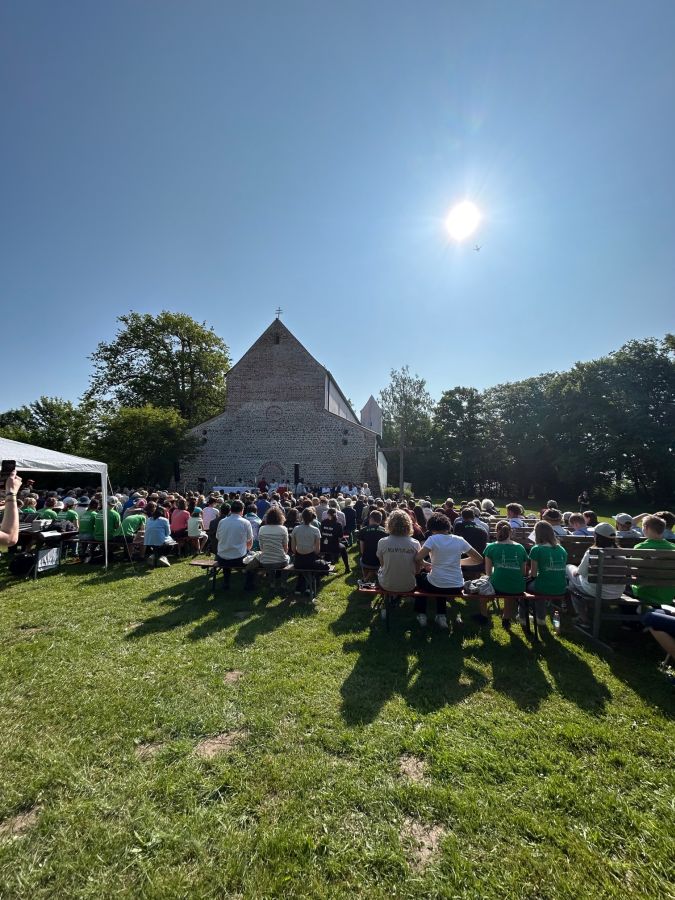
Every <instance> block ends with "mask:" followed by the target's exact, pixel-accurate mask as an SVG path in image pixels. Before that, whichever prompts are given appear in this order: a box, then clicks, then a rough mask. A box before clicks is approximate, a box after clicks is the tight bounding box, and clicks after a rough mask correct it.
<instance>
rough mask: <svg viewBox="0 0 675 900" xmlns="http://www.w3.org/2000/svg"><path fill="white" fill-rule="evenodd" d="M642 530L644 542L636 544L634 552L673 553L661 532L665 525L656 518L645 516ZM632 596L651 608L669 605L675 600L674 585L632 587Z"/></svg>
mask: <svg viewBox="0 0 675 900" xmlns="http://www.w3.org/2000/svg"><path fill="white" fill-rule="evenodd" d="M642 529H643V531H644V534H645V537H646V538H647V540H646V541H641V543H639V544H636V545H635V547H634V548H633V549H635V550H669V551H670V552H671V553H672V552H673V551H675V545H673V544H671V542H670V541H666V540H665V539H664V537H663V532H664V531H665V530H666V523H665V521H664V520H663V519H660V518H659V517H658V516H647V517H646V518H644V519H643V520H642ZM633 595H634V596H635V597H637V598H638V600H642V601H643V602H644V603H650V604H651V605H652V606H661V604H662V603H670V602H671V600H673V598H675V585H673V586H672V587H671V586H669V585H666V586H665V587H656V586H652V585H649V584H639V585H634V586H633Z"/></svg>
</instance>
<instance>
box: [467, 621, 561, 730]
mask: <svg viewBox="0 0 675 900" xmlns="http://www.w3.org/2000/svg"><path fill="white" fill-rule="evenodd" d="M481 636H482V644H480V646H478V647H472V649H471V651H470V653H469V656H471V657H474V658H475V659H477V660H479V661H480V662H482V663H483V664H485V665H488V666H491V667H492V685H493V687H494V689H495V690H496V691H498V692H499V693H501V694H505V695H506V696H508V697H510V698H511V699H512V700H513V701H514V703H515V704H516V705H517V706H518V708H519V709H522V710H524V711H526V712H536V710H537V709H539V707H540V706H541V704H542V702H543V701H544V700H545V699H546V697H548V695H549V694H550V693H551V691H552V687H551V685H550V684H549V682H548V680H547V678H546V675H545V673H544V672H543V670H542V668H541V665H540V649H539V648H538V647H537V645H536V644H534V645H529V644H528V643H526V642H525V641H524V640H523V638H522V637H521V636H520V634H519V633H517V632H516V631H513V630H512V631H510V632H509V641H508V643H502V642H501V641H497V640H495V637H494V633H493V629H492V628H482V629H481Z"/></svg>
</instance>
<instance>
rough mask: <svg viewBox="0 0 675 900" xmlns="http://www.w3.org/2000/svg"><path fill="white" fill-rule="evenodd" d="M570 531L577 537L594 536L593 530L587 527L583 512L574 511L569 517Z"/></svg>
mask: <svg viewBox="0 0 675 900" xmlns="http://www.w3.org/2000/svg"><path fill="white" fill-rule="evenodd" d="M568 524H569V527H570V532H571V533H572V534H573V535H574V536H575V537H593V532H592V531H589V530H588V528H586V519H584V517H583V516H582V515H581V513H572V515H571V516H570V518H569V523H568Z"/></svg>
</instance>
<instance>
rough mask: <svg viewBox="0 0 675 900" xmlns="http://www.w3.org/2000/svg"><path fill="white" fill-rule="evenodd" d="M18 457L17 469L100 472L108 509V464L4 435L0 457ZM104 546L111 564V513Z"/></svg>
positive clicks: (104, 507)
mask: <svg viewBox="0 0 675 900" xmlns="http://www.w3.org/2000/svg"><path fill="white" fill-rule="evenodd" d="M3 459H14V460H16V469H17V472H18V473H19V474H21V473H22V472H68V473H81V474H92V473H95V474H97V475H98V476H99V477H100V479H101V493H102V495H103V501H102V504H101V505H102V509H103V510H104V512H105V511H107V509H108V484H109V482H108V466H107V464H106V463H102V462H98V461H97V460H95V459H85V458H84V457H83V456H73V455H72V454H70V453H58V452H57V451H56V450H47V449H46V448H45V447H35V446H33V445H32V444H23V443H21V442H20V441H10V440H8V439H7V438H3V437H0V460H3ZM103 545H104V550H105V565H106V567H107V566H108V516H107V515H104V516H103Z"/></svg>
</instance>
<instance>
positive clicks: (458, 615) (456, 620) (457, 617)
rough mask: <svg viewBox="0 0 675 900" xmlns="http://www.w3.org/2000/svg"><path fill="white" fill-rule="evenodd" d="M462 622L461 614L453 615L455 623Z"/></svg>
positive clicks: (459, 623)
mask: <svg viewBox="0 0 675 900" xmlns="http://www.w3.org/2000/svg"><path fill="white" fill-rule="evenodd" d="M463 624H464V619H462V614H461V613H457V615H456V616H455V625H463Z"/></svg>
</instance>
